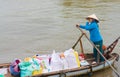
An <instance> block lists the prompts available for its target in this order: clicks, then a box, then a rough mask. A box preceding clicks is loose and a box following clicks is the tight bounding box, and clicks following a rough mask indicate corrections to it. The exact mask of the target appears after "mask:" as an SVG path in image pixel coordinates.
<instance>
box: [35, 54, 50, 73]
mask: <svg viewBox="0 0 120 77" xmlns="http://www.w3.org/2000/svg"><path fill="white" fill-rule="evenodd" d="M34 58H35V59H36V60H37V61H38V63H39V64H40V66H41V68H42V69H43V71H42V72H43V73H46V72H50V59H51V57H50V55H42V56H40V55H36V57H35V56H34Z"/></svg>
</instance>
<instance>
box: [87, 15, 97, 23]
mask: <svg viewBox="0 0 120 77" xmlns="http://www.w3.org/2000/svg"><path fill="white" fill-rule="evenodd" d="M88 18H93V19H95V20H96V21H97V22H99V19H98V18H97V17H96V15H95V14H92V15H89V16H87V18H86V19H88Z"/></svg>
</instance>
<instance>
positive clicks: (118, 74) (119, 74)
mask: <svg viewBox="0 0 120 77" xmlns="http://www.w3.org/2000/svg"><path fill="white" fill-rule="evenodd" d="M77 28H78V29H79V30H80V31H81V32H82V33H83V34H84V35H85V37H86V38H87V40H88V41H89V42H90V43H91V44H92V46H93V47H95V49H96V50H97V51H98V53H99V54H100V55H101V56H102V57H103V58H104V60H105V61H106V62H107V64H109V65H110V67H111V68H112V70H113V71H114V72H115V73H116V74H117V76H118V77H120V73H119V72H118V71H117V70H116V69H115V68H114V67H113V66H112V65H111V64H110V63H109V62H108V60H107V59H106V58H105V57H104V55H103V54H102V53H101V52H100V50H99V49H98V48H97V47H96V46H95V45H94V43H93V42H92V41H91V40H90V39H89V38H88V36H87V35H86V33H84V32H83V30H82V29H81V28H79V27H77Z"/></svg>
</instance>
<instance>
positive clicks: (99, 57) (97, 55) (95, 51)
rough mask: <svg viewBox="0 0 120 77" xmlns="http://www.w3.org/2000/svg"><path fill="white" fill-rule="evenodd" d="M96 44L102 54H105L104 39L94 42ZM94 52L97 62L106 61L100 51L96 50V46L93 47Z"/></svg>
mask: <svg viewBox="0 0 120 77" xmlns="http://www.w3.org/2000/svg"><path fill="white" fill-rule="evenodd" d="M93 43H94V44H95V46H96V47H97V48H98V49H99V50H100V52H101V53H102V54H104V51H103V49H102V45H103V40H101V41H98V42H93ZM93 54H94V57H95V61H96V62H99V61H100V62H102V61H104V58H103V57H102V56H101V55H100V54H99V52H98V51H97V50H96V48H93Z"/></svg>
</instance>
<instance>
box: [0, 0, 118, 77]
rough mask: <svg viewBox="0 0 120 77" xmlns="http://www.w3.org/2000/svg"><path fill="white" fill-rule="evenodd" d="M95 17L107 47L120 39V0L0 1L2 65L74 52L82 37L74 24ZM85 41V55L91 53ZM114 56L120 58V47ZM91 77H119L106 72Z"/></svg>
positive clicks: (0, 52)
mask: <svg viewBox="0 0 120 77" xmlns="http://www.w3.org/2000/svg"><path fill="white" fill-rule="evenodd" d="M93 13H95V14H96V15H97V17H98V18H99V19H100V23H99V25H100V30H101V34H102V35H103V38H104V44H105V45H106V46H107V45H109V44H110V43H112V42H113V41H114V40H115V39H116V38H117V37H118V36H120V25H119V22H120V20H119V19H120V14H119V13H120V0H0V63H4V62H11V61H12V60H13V59H15V58H21V59H23V58H25V57H27V56H33V55H34V54H38V53H39V54H46V53H47V54H48V53H52V51H53V50H56V52H63V51H65V50H66V49H69V48H71V47H72V46H73V44H74V43H75V42H76V41H77V39H78V37H79V36H80V34H81V33H80V31H79V30H78V29H76V27H75V24H77V23H79V24H84V23H85V22H86V20H85V17H86V16H88V15H90V14H93ZM86 33H87V34H88V32H86ZM83 41H84V48H85V50H86V52H92V47H91V46H90V44H88V41H87V40H85V39H83ZM114 52H116V53H119V54H120V43H118V44H117V46H116V48H115V49H114ZM119 64H120V61H119V62H116V67H117V68H118V71H119V72H120V70H119V68H120V67H119ZM92 77H116V75H115V74H114V72H113V71H112V70H111V69H106V70H102V71H99V72H96V73H94V74H93V76H92Z"/></svg>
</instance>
